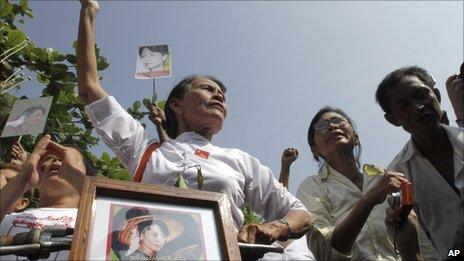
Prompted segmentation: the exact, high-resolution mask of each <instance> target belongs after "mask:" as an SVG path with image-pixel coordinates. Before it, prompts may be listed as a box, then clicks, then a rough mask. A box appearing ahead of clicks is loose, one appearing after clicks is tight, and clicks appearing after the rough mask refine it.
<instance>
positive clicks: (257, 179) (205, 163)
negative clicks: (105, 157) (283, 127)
mask: <svg viewBox="0 0 464 261" xmlns="http://www.w3.org/2000/svg"><path fill="white" fill-rule="evenodd" d="M86 112H87V114H88V115H89V118H90V120H91V122H92V123H93V125H94V127H95V129H96V131H97V133H98V134H99V135H100V136H101V137H102V140H103V142H104V143H105V144H106V145H107V146H108V147H110V149H111V150H112V151H113V152H114V153H115V154H116V155H117V156H118V158H119V159H120V160H121V161H122V163H123V164H124V166H125V167H126V168H127V169H129V170H130V172H131V173H132V175H134V173H135V171H136V169H137V167H138V165H139V162H140V158H141V156H142V154H143V152H144V151H145V149H146V148H147V145H148V144H149V140H148V138H147V135H146V133H145V130H144V128H143V127H142V126H141V125H140V123H139V122H138V121H136V120H134V119H133V118H132V116H130V115H129V114H128V113H127V112H126V111H125V110H124V109H123V108H122V107H121V106H120V105H119V104H118V103H117V102H116V100H115V99H114V98H113V97H111V96H108V97H106V98H103V99H101V100H99V101H96V102H94V103H92V104H90V105H88V106H86ZM197 149H199V150H201V151H205V152H207V153H209V155H208V157H207V158H205V157H200V156H198V155H196V153H195V152H196V151H197ZM194 165H200V166H201V169H202V174H203V177H204V183H203V188H202V189H203V190H207V191H213V192H221V193H224V194H226V195H227V196H228V199H229V202H230V204H231V212H232V217H233V219H234V222H235V227H236V228H237V229H239V228H240V227H242V225H243V221H244V217H243V213H242V211H241V210H240V208H242V207H243V206H244V204H245V203H249V204H250V206H251V208H252V209H253V210H254V211H256V212H257V213H258V214H260V215H261V216H262V217H263V218H265V219H266V220H268V221H269V220H274V219H277V218H281V217H283V216H285V215H286V213H288V212H289V211H290V210H296V209H302V210H306V208H305V207H304V206H303V204H302V203H301V202H300V201H299V200H298V199H296V198H295V197H294V196H293V195H292V194H290V192H288V191H287V189H286V188H285V187H283V186H282V185H281V184H280V183H279V182H278V181H277V180H276V179H275V178H274V176H273V175H272V172H271V170H270V169H269V168H267V167H265V166H263V165H261V164H260V162H259V161H258V160H257V159H256V158H254V157H252V156H250V155H249V154H247V153H245V152H243V151H241V150H238V149H226V148H220V147H217V146H215V145H213V144H211V143H210V142H209V141H208V140H207V139H205V138H204V137H203V136H201V135H198V134H196V133H193V132H186V133H182V134H181V135H179V136H178V137H177V138H176V139H171V140H169V141H167V142H164V143H163V144H162V145H161V147H159V148H158V149H156V150H155V151H154V152H153V153H152V155H151V157H150V160H149V161H148V164H147V167H146V169H145V172H144V175H143V178H142V182H143V183H151V184H163V185H167V186H174V184H175V182H176V180H177V173H178V172H181V173H182V175H183V178H184V179H185V181H186V182H187V184H188V186H189V187H190V188H194V189H195V188H197V183H196V178H197V170H196V168H189V167H191V166H194ZM184 170H185V171H184Z"/></svg>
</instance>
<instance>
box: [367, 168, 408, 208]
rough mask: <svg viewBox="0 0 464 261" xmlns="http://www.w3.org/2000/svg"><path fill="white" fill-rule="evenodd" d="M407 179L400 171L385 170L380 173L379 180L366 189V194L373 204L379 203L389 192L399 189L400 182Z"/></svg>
mask: <svg viewBox="0 0 464 261" xmlns="http://www.w3.org/2000/svg"><path fill="white" fill-rule="evenodd" d="M407 181H408V180H407V179H406V178H405V176H404V175H403V174H402V173H399V172H393V171H387V172H385V174H383V175H382V177H381V178H380V180H379V181H377V183H376V184H375V186H374V187H372V188H371V189H370V190H369V191H367V193H366V196H367V197H368V199H369V200H370V202H371V203H372V204H374V205H377V204H381V203H382V202H384V201H385V199H386V198H387V195H388V194H390V193H391V192H396V191H398V190H400V187H401V182H407Z"/></svg>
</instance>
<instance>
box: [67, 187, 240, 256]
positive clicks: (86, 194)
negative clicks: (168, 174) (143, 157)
mask: <svg viewBox="0 0 464 261" xmlns="http://www.w3.org/2000/svg"><path fill="white" fill-rule="evenodd" d="M69 259H70V260H224V259H233V260H237V259H241V257H240V251H239V248H238V243H237V238H236V232H235V228H234V223H233V220H232V216H231V213H230V206H229V201H228V200H227V198H226V196H225V195H223V194H220V193H214V192H206V191H198V190H192V189H180V188H174V187H165V186H159V185H151V184H140V183H134V182H127V181H120V180H111V179H104V178H89V180H88V181H87V182H86V184H85V186H84V190H83V192H82V196H81V200H80V203H79V211H78V217H77V221H76V228H75V232H74V238H73V243H72V246H71V253H70V256H69Z"/></svg>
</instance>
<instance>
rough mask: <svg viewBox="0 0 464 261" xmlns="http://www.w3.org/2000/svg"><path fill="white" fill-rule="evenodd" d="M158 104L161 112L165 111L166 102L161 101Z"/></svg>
mask: <svg viewBox="0 0 464 261" xmlns="http://www.w3.org/2000/svg"><path fill="white" fill-rule="evenodd" d="M156 104H157V105H158V107H159V108H160V109H161V110H164V107H165V106H166V101H159V102H157V103H156Z"/></svg>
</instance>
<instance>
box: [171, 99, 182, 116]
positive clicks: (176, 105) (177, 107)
mask: <svg viewBox="0 0 464 261" xmlns="http://www.w3.org/2000/svg"><path fill="white" fill-rule="evenodd" d="M168 106H169V107H170V108H171V109H172V110H173V111H174V112H175V113H176V114H178V113H179V114H182V102H181V101H180V100H178V99H176V98H173V99H171V100H170V101H169V104H168Z"/></svg>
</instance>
